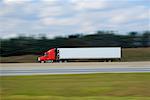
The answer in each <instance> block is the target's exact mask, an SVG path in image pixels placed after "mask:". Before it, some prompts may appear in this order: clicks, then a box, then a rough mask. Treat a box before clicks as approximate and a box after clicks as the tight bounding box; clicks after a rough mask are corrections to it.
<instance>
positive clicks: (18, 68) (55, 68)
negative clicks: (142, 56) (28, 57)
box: [0, 62, 150, 76]
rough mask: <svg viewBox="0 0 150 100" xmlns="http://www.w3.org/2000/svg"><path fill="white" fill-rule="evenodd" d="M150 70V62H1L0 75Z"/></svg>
mask: <svg viewBox="0 0 150 100" xmlns="http://www.w3.org/2000/svg"><path fill="white" fill-rule="evenodd" d="M131 72H150V62H138V63H136V62H130V63H127V62H126V63H125V62H124V63H123V62H120V63H116V62H113V63H111V62H110V63H62V64H61V63H60V64H58V63H56V64H49V63H47V64H39V63H35V64H34V63H18V64H17V63H16V64H1V66H0V76H16V75H48V74H87V73H131Z"/></svg>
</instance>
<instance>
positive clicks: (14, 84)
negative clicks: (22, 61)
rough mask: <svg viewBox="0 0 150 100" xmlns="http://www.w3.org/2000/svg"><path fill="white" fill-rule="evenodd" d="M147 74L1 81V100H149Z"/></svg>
mask: <svg viewBox="0 0 150 100" xmlns="http://www.w3.org/2000/svg"><path fill="white" fill-rule="evenodd" d="M149 84H150V73H109V74H108V73H107V74H105V73H100V74H83V75H43V76H42V75H41V76H9V77H8V76H7V77H6V76H5V77H1V80H0V86H1V87H0V88H1V92H0V95H1V100H149V99H150V85H149Z"/></svg>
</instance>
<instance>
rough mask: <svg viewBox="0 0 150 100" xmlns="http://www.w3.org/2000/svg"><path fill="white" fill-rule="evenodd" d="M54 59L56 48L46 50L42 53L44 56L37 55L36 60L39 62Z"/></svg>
mask: <svg viewBox="0 0 150 100" xmlns="http://www.w3.org/2000/svg"><path fill="white" fill-rule="evenodd" d="M54 60H56V49H55V48H53V49H50V50H48V51H47V52H45V53H44V56H41V57H38V61H39V62H47V61H50V62H53V61H54Z"/></svg>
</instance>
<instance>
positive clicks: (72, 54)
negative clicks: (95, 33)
mask: <svg viewBox="0 0 150 100" xmlns="http://www.w3.org/2000/svg"><path fill="white" fill-rule="evenodd" d="M57 51H58V54H57V55H58V56H59V60H73V59H80V60H82V59H89V60H90V59H103V60H113V59H121V47H94V48H93V47H91V48H90V47H88V48H57Z"/></svg>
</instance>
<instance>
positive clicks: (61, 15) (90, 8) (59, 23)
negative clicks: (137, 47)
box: [0, 0, 150, 38]
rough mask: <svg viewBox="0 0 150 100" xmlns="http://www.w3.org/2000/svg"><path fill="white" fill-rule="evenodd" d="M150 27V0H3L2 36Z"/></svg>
mask: <svg viewBox="0 0 150 100" xmlns="http://www.w3.org/2000/svg"><path fill="white" fill-rule="evenodd" d="M98 30H113V31H115V32H117V33H118V34H126V33H127V32H129V31H139V32H142V31H145V30H150V0H0V38H11V37H16V36H18V35H25V36H30V35H33V36H39V35H46V36H48V37H49V38H53V37H55V36H60V35H62V36H66V35H69V34H75V33H85V34H91V33H95V32H96V31H98Z"/></svg>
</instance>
